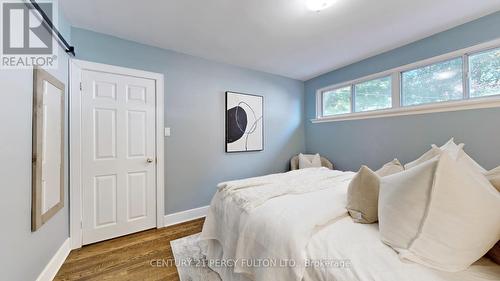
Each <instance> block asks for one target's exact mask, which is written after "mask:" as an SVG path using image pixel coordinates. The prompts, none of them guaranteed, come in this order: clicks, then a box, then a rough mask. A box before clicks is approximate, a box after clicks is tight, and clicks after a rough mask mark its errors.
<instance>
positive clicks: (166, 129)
mask: <svg viewBox="0 0 500 281" xmlns="http://www.w3.org/2000/svg"><path fill="white" fill-rule="evenodd" d="M165 136H166V137H170V128H168V127H167V128H165Z"/></svg>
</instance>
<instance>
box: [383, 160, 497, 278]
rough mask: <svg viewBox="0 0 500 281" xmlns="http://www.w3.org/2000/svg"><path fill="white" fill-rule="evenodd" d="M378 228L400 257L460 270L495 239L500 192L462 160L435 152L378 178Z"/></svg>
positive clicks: (494, 241)
mask: <svg viewBox="0 0 500 281" xmlns="http://www.w3.org/2000/svg"><path fill="white" fill-rule="evenodd" d="M378 207H379V210H378V214H379V230H380V236H381V239H382V241H383V242H384V243H386V244H387V245H389V246H391V247H392V248H393V249H395V250H396V251H397V252H399V255H400V257H401V258H403V259H407V260H411V261H414V262H416V263H419V264H423V265H426V266H429V267H432V268H435V269H439V270H443V271H450V272H456V271H462V270H465V269H467V268H468V267H469V266H470V265H471V264H472V263H474V262H475V261H477V260H478V259H480V258H481V257H482V256H484V254H486V252H488V250H490V249H491V248H492V247H493V245H494V244H495V243H496V242H497V241H498V240H499V238H500V223H499V222H500V212H497V211H492V210H500V193H498V192H497V191H496V190H495V188H493V187H492V185H491V184H490V183H489V181H488V180H487V179H486V177H485V176H484V175H482V174H481V173H479V172H478V171H477V170H476V169H473V168H472V167H470V165H468V164H467V163H466V162H464V161H459V160H454V159H452V158H451V156H450V154H449V153H441V154H440V155H438V156H437V157H435V158H433V159H431V160H428V161H426V162H424V163H421V164H420V165H417V166H416V167H414V168H412V169H409V170H406V171H404V172H401V173H398V174H394V175H391V176H387V177H384V178H382V179H381V182H380V194H379V204H378Z"/></svg>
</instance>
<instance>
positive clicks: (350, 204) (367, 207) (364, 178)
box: [346, 159, 404, 223]
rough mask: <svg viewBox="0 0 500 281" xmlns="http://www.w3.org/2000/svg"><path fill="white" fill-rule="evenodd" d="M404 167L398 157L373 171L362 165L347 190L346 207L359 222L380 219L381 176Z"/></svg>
mask: <svg viewBox="0 0 500 281" xmlns="http://www.w3.org/2000/svg"><path fill="white" fill-rule="evenodd" d="M403 170H404V168H403V166H402V165H401V163H399V161H398V160H397V159H394V160H393V161H391V162H389V163H387V164H385V165H384V166H383V167H382V168H380V169H379V170H377V171H376V172H373V171H372V170H371V169H370V168H368V167H366V166H361V169H359V172H358V173H357V174H356V175H355V176H354V178H353V179H352V181H351V182H350V184H349V189H348V191H347V206H346V209H347V211H348V212H349V214H350V215H351V217H352V219H353V220H354V221H355V222H357V223H375V222H377V220H378V192H379V184H380V180H379V177H383V176H387V175H391V174H394V173H399V172H401V171H403Z"/></svg>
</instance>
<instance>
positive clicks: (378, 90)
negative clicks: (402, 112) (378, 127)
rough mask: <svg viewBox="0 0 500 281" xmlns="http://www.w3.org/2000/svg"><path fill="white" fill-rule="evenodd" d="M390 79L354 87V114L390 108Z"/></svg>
mask: <svg viewBox="0 0 500 281" xmlns="http://www.w3.org/2000/svg"><path fill="white" fill-rule="evenodd" d="M391 83H392V80H391V77H390V76H388V77H384V78H379V79H374V80H369V81H366V82H362V83H359V84H355V85H354V93H355V98H354V104H355V106H354V110H355V111H356V112H361V111H371V110H377V109H385V108H390V107H391V106H392V91H391Z"/></svg>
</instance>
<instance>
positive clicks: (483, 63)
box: [469, 48, 500, 98]
mask: <svg viewBox="0 0 500 281" xmlns="http://www.w3.org/2000/svg"><path fill="white" fill-rule="evenodd" d="M469 89H470V97H471V98H476V97H484V96H491V95H500V48H498V49H494V50H489V51H485V52H481V53H476V54H473V55H471V56H470V57H469Z"/></svg>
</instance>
